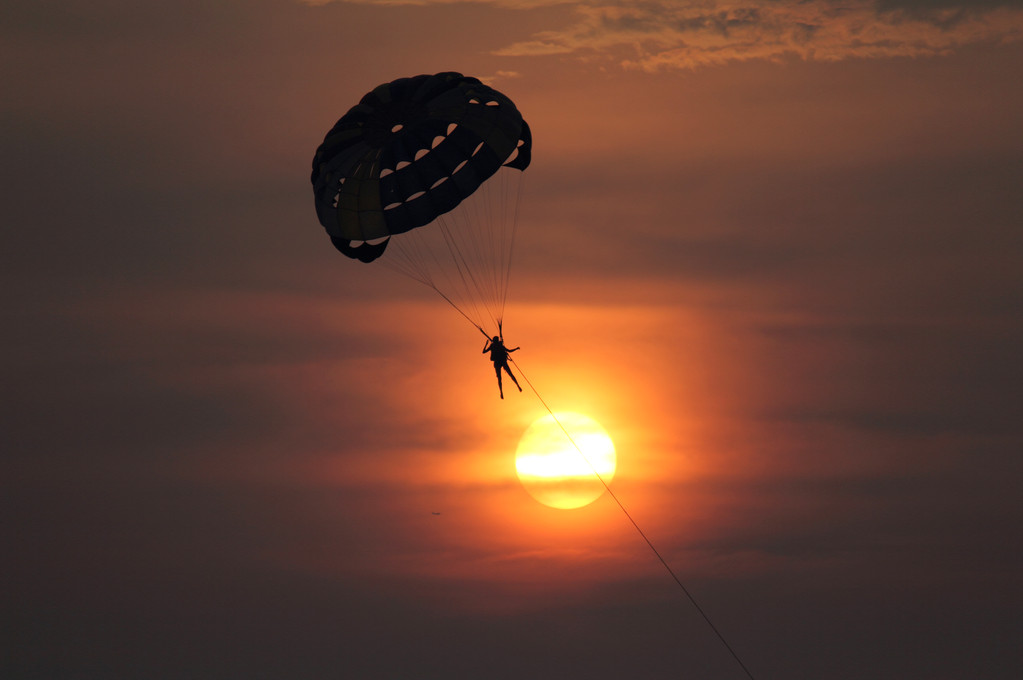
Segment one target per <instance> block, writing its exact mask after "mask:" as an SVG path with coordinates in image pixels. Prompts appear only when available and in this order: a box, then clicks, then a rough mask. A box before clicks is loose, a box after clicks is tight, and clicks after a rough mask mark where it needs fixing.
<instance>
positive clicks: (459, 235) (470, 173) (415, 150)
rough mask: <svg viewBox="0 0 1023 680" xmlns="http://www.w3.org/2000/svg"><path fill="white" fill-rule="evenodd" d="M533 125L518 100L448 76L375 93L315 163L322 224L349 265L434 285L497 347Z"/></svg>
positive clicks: (340, 124)
mask: <svg viewBox="0 0 1023 680" xmlns="http://www.w3.org/2000/svg"><path fill="white" fill-rule="evenodd" d="M531 147H532V138H531V134H530V130H529V126H528V125H527V124H526V121H525V120H523V119H522V115H521V114H520V113H519V111H518V109H517V108H516V107H515V104H514V103H513V102H512V100H511V99H509V98H508V97H507V96H505V95H504V94H502V93H501V92H498V91H497V90H495V89H493V88H491V87H489V86H487V85H484V84H483V83H482V82H480V81H479V80H478V79H476V78H472V77H468V76H463V75H462V74H460V73H455V72H445V73H437V74H434V75H419V76H414V77H411V78H400V79H398V80H394V81H392V82H390V83H384V84H383V85H380V86H379V87H377V88H375V89H374V90H372V91H371V92H369V93H368V94H366V95H365V96H364V97H363V98H362V100H361V101H360V102H359V104H358V105H356V106H354V107H353V108H352V109H350V110H349V111H348V112H347V113H346V114H345V115H344V116H342V117H341V118H340V120H338V121H337V123H336V124H335V125H334V127H333V128H332V129H331V130H330V131H329V132H328V133H327V135H326V137H325V138H324V140H323V143H322V144H320V146H319V148H317V150H316V154H315V156H314V157H313V164H312V165H313V168H312V178H311V179H312V184H313V193H314V198H315V205H316V214H317V217H318V218H319V221H320V224H322V225H323V227H324V229H326V231H327V234H328V235H329V236H330V240H331V242H332V243H333V244H334V246H335V247H336V248H337V249H338V250H339V251H341V252H342V253H343V254H344V255H346V256H348V257H350V258H353V259H357V260H360V261H361V262H365V263H376V262H379V263H380V264H381V265H382V266H384V267H387V268H390V269H393V270H396V271H398V272H399V273H401V274H404V275H406V276H409V277H411V278H413V279H415V280H416V281H419V282H420V283H423V284H425V285H427V286H429V287H430V288H432V289H433V290H435V291H436V292H437V293H438V294H440V295H441V297H443V298H444V299H445V300H446V301H447V302H448V303H450V304H451V306H452V307H454V308H455V309H456V310H458V311H459V312H460V313H461V314H462V315H463V316H464V317H465V318H466V319H468V320H469V321H470V322H471V323H472V324H473V325H474V326H476V328H478V329H479V330H480V332H481V333H483V335H484V336H486V337H487V338H488V339H489V338H490V336H491V333H488V332H487V331H486V330H485V329H484V328H485V327H493V326H497V329H498V330H500V327H501V323H502V320H503V315H504V307H505V302H506V299H507V289H508V281H509V275H510V268H511V256H512V246H513V245H514V240H515V230H516V214H517V208H518V195H519V194H518V182H519V178H520V177H521V175H522V171H523V170H525V169H526V167H527V166H528V165H529V162H530V158H531Z"/></svg>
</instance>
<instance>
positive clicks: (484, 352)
mask: <svg viewBox="0 0 1023 680" xmlns="http://www.w3.org/2000/svg"><path fill="white" fill-rule="evenodd" d="M488 349H490V338H487V341H486V342H485V343H483V351H482V352H480V354H486V353H487V350H488Z"/></svg>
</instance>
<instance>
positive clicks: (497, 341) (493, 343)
mask: <svg viewBox="0 0 1023 680" xmlns="http://www.w3.org/2000/svg"><path fill="white" fill-rule="evenodd" d="M518 349H519V348H518V347H516V348H515V349H508V348H507V347H505V346H504V341H503V340H502V339H501V338H500V337H498V336H496V335H495V336H494V337H492V338H490V339H489V340H487V343H486V344H485V345H483V351H482V352H481V354H486V353H487V352H488V351H489V352H490V360H491V361H493V362H494V373H496V374H497V389H498V391H500V393H501V398H502V399H504V387H503V386H502V385H501V369H502V368H503V369H504V370H505V371H506V372H507V373H508V377H509V378H511V379H512V382H513V383H515V387H518V388H519V392H521V391H522V387H520V386H519V381H518V380H516V379H515V375H514V374H513V373H512V372H511V369H510V368H508V355H509V354H511V353H512V352H515V351H517V350H518Z"/></svg>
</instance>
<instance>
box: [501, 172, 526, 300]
mask: <svg viewBox="0 0 1023 680" xmlns="http://www.w3.org/2000/svg"><path fill="white" fill-rule="evenodd" d="M519 174H520V175H521V173H519ZM516 180H517V181H515V182H514V184H515V187H514V189H513V191H514V193H515V205H514V207H513V209H512V216H511V235H510V236H509V238H508V241H507V243H508V249H507V253H506V255H507V256H506V257H505V258H504V259H503V260H502V262H503V264H504V283H503V285H502V286H501V289H502V291H503V294H502V295H501V315H502V316H504V307H505V304H506V303H507V301H508V287H509V284H510V283H511V265H512V254H513V253H514V252H515V236H516V234H517V233H518V228H519V205H520V204H521V202H522V178H521V177H518V178H516ZM504 214H506V215H507V214H508V213H507V212H505V213H504Z"/></svg>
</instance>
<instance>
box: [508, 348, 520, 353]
mask: <svg viewBox="0 0 1023 680" xmlns="http://www.w3.org/2000/svg"><path fill="white" fill-rule="evenodd" d="M518 351H519V348H518V347H516V348H515V349H510V350H508V353H509V354H511V353H512V352H518Z"/></svg>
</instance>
